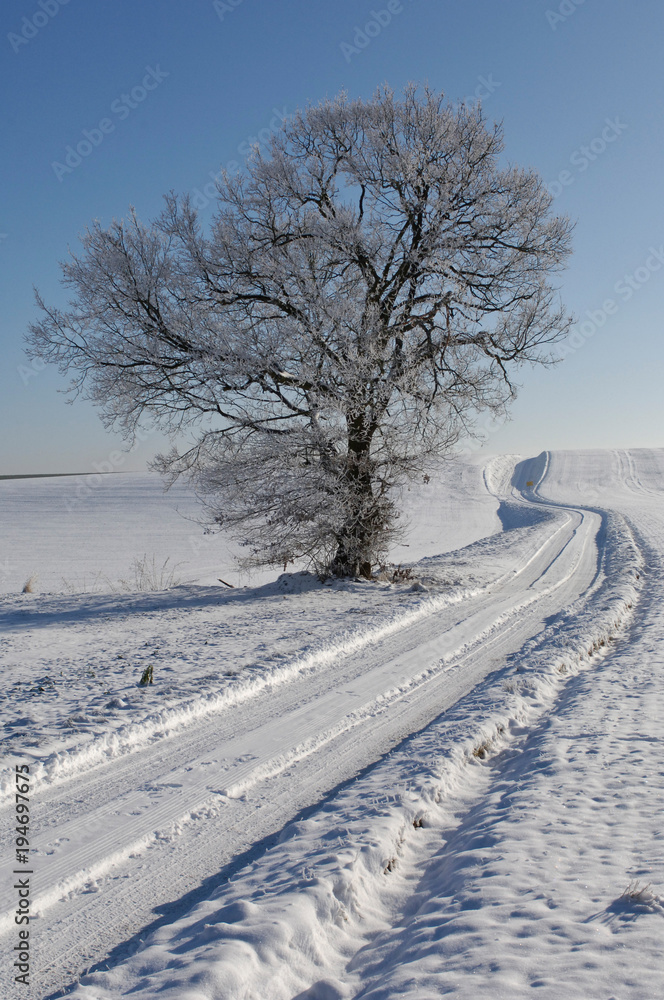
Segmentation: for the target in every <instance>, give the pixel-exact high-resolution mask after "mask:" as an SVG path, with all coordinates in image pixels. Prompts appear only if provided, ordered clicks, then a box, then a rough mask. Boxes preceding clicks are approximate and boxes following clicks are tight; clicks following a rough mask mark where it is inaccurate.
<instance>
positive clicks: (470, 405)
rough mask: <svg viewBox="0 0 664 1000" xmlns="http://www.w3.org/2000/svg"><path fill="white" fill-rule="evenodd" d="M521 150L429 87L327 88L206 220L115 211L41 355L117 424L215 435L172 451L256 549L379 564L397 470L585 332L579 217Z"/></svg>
mask: <svg viewBox="0 0 664 1000" xmlns="http://www.w3.org/2000/svg"><path fill="white" fill-rule="evenodd" d="M501 150H502V140H501V130H500V128H499V127H498V126H489V125H488V124H487V122H486V120H485V118H484V117H483V114H482V111H481V109H480V108H479V107H469V106H466V105H463V104H462V105H460V106H456V107H455V106H451V105H449V104H446V103H445V102H444V100H443V98H442V96H441V95H438V94H435V93H433V92H432V91H430V90H428V89H425V90H423V91H421V90H419V89H418V88H416V87H410V88H408V89H407V90H406V91H405V93H404V95H403V97H402V98H401V99H399V98H397V97H395V95H394V94H393V93H392V92H391V91H389V90H388V89H383V90H380V91H378V92H377V93H376V95H375V96H374V97H373V99H371V100H369V101H362V100H349V99H348V98H347V97H346V95H344V94H342V95H341V96H339V97H338V98H336V99H335V100H328V101H325V102H323V103H322V104H320V105H318V106H314V107H308V108H307V109H306V110H304V111H301V112H299V113H297V114H296V115H295V116H294V117H293V118H292V119H291V120H289V121H285V122H284V123H283V127H282V130H281V131H280V132H279V133H278V134H277V135H276V136H275V137H274V139H273V141H272V143H271V146H270V148H269V150H268V151H267V152H265V153H263V152H261V151H260V150H259V149H255V150H254V152H253V154H252V156H251V157H250V159H249V160H248V162H247V164H246V168H245V169H244V170H243V171H242V172H241V173H240V174H238V175H234V176H224V177H223V179H222V180H221V181H220V183H219V185H218V208H217V212H216V215H215V217H214V219H213V221H212V222H211V224H210V225H209V226H208V227H203V226H202V225H201V223H200V220H199V219H198V217H197V213H196V211H195V210H194V209H193V207H192V205H191V203H190V201H189V199H188V198H183V199H178V198H176V197H175V196H174V195H169V196H167V197H166V207H165V209H164V211H163V214H162V215H161V216H160V217H159V218H158V219H157V220H156V221H155V222H154V223H153V224H151V225H149V226H146V225H144V224H142V223H141V222H140V221H139V220H138V219H137V217H136V215H135V214H134V212H133V211H132V213H131V215H130V217H129V219H128V220H127V221H121V222H114V223H113V224H112V225H111V226H110V227H109V228H107V229H104V228H102V226H101V225H100V224H98V223H95V224H94V225H93V226H92V227H91V228H90V229H89V230H88V231H87V233H86V235H85V236H84V238H83V250H82V252H81V253H80V254H79V255H72V257H71V258H70V259H69V260H68V261H67V262H65V263H64V264H63V271H64V284H65V285H66V286H67V287H68V288H70V289H72V290H73V298H72V300H71V302H70V305H69V308H68V310H67V311H61V310H58V309H52V308H49V307H47V306H46V305H44V303H43V302H42V300H41V299H40V298H39V296H38V302H39V305H40V306H41V308H42V310H43V315H42V318H41V320H40V321H39V322H38V323H35V324H34V325H33V326H32V327H31V333H30V337H29V340H30V344H31V350H32V352H33V353H34V354H36V355H38V356H39V357H41V358H43V359H45V360H47V361H52V362H55V363H56V364H58V365H59V367H60V369H61V371H63V372H69V373H73V380H72V388H73V390H74V392H82V393H83V394H84V395H85V396H86V397H87V398H89V399H91V400H92V401H93V402H94V403H96V404H98V405H99V406H100V408H101V412H102V417H103V420H104V421H105V423H106V425H107V426H115V427H119V428H120V429H122V430H123V431H124V432H125V433H126V434H127V435H128V436H129V437H131V436H132V434H134V433H135V431H136V429H137V426H138V424H139V422H140V421H141V420H142V419H143V418H146V417H150V418H151V419H152V420H153V421H156V423H157V424H158V425H159V426H160V427H161V428H162V429H164V430H165V431H166V432H167V433H169V434H172V435H173V438H174V440H181V439H182V435H183V432H185V431H188V432H189V433H192V432H193V434H194V436H193V438H192V444H191V447H189V448H188V449H187V450H184V451H183V452H178V451H177V450H175V449H173V451H172V452H170V453H169V454H167V455H163V456H161V457H160V458H159V459H158V460H157V465H158V468H159V469H160V470H161V471H162V472H163V473H165V474H166V475H167V476H170V477H176V476H178V475H180V474H183V473H188V474H190V475H191V476H193V478H194V480H195V482H196V484H197V487H198V489H199V492H200V494H201V495H202V496H203V498H204V501H205V503H206V505H207V508H208V514H209V518H210V520H211V522H214V523H216V524H217V525H223V526H226V527H230V528H232V529H234V530H235V531H236V533H238V534H240V536H241V537H242V538H243V539H244V541H245V542H246V543H247V545H248V546H249V547H250V552H251V555H250V557H249V559H250V561H253V562H254V563H264V564H267V563H270V564H283V563H286V562H288V561H291V560H294V559H296V558H299V557H309V558H310V559H311V560H312V561H313V563H314V565H316V566H317V567H319V568H320V567H323V566H326V567H327V568H328V569H330V570H331V571H333V572H335V573H337V574H340V575H346V574H350V575H358V574H359V575H363V576H369V575H370V574H371V569H372V565H373V564H375V562H376V560H377V559H378V558H379V556H380V554H381V553H382V552H383V551H384V549H385V546H386V543H387V541H389V540H390V538H391V537H392V534H393V532H394V529H395V525H396V522H397V519H398V509H397V505H396V501H395V497H396V496H397V495H398V487H399V486H400V485H402V484H403V483H404V482H406V481H407V480H408V479H409V478H412V477H415V476H416V475H418V474H420V473H421V471H422V469H423V468H424V466H425V464H426V463H427V462H429V461H431V460H432V459H433V458H434V457H436V456H440V455H442V454H445V453H446V452H448V451H449V449H450V448H451V446H452V445H453V444H454V442H455V441H456V440H457V438H458V437H459V435H460V433H461V432H462V431H463V432H464V433H467V432H468V429H469V427H472V423H473V420H474V418H475V417H476V416H477V414H478V413H480V412H481V411H483V410H489V411H492V412H494V413H500V412H502V411H503V410H504V408H505V406H506V404H507V403H508V401H509V400H510V399H511V398H512V397H513V395H514V387H513V383H512V370H513V369H514V368H515V367H516V366H518V365H519V364H522V363H524V362H544V363H546V362H547V360H548V355H547V345H549V344H550V343H552V342H553V341H554V340H556V339H557V338H559V337H560V336H562V335H564V334H565V333H566V331H567V329H568V325H569V320H568V318H567V317H566V316H565V313H564V311H563V310H562V307H561V306H560V304H559V302H558V299H557V295H556V292H555V289H554V288H553V287H552V285H551V276H552V274H554V273H555V272H556V271H557V270H559V269H560V267H561V266H562V264H563V262H564V261H565V259H566V257H567V255H568V253H569V242H570V224H569V222H568V220H567V219H566V218H562V217H559V216H554V215H552V213H551V202H552V199H551V196H550V195H549V194H548V193H547V190H546V188H545V186H544V184H543V183H542V181H541V179H540V178H539V177H538V176H537V175H536V174H535V173H534V172H533V171H530V170H523V169H519V168H517V167H514V166H508V167H503V166H501V165H500V164H499V154H500V153H501Z"/></svg>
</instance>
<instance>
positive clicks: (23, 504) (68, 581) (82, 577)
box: [0, 461, 500, 593]
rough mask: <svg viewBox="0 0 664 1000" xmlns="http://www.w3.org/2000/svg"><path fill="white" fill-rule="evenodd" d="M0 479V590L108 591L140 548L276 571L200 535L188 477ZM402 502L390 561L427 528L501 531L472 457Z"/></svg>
mask: <svg viewBox="0 0 664 1000" xmlns="http://www.w3.org/2000/svg"><path fill="white" fill-rule="evenodd" d="M1 478H2V482H0V539H1V541H0V593H17V592H19V591H20V590H22V588H23V586H24V584H25V582H26V580H27V579H28V578H29V577H31V576H34V575H36V576H37V578H38V580H37V584H36V589H37V590H38V591H41V592H49V593H59V592H72V591H85V590H110V589H112V588H113V587H115V586H117V585H118V582H119V581H120V580H123V579H124V580H128V581H129V582H131V578H132V573H133V570H132V563H133V562H134V560H135V559H136V558H142V557H143V556H146V557H147V559H148V560H149V561H150V562H151V563H152V562H153V561H154V564H155V565H156V566H157V567H160V566H162V565H163V564H164V563H165V561H166V560H167V559H168V560H169V562H168V569H170V568H172V567H176V569H175V575H176V577H177V578H178V579H179V580H181V581H182V582H186V583H203V584H212V583H216V582H217V580H218V578H219V577H222V578H223V579H225V580H227V581H228V582H230V583H233V584H238V583H248V582H252V583H256V584H260V583H264V582H266V581H267V580H269V579H272V578H274V577H275V576H276V575H277V571H276V570H274V569H271V570H266V571H260V572H255V573H253V574H252V575H251V576H250V575H248V574H247V573H241V572H240V571H239V569H238V566H237V562H236V556H237V555H238V554H241V548H240V547H239V546H238V544H237V543H236V542H234V541H233V540H232V539H230V538H229V537H228V536H227V535H225V534H223V533H219V534H205V533H204V531H203V528H202V527H201V525H200V524H199V523H198V520H197V519H199V518H200V517H201V513H202V511H201V506H200V504H199V502H198V500H197V498H196V497H195V495H194V493H193V491H192V489H191V488H190V487H189V486H187V485H186V484H177V485H175V486H174V487H173V488H172V489H171V490H169V491H168V492H164V490H163V487H162V482H161V480H160V478H159V477H158V476H156V475H149V474H140V473H116V474H109V475H96V474H95V475H71V474H68V475H63V476H53V475H50V474H45V475H36V476H29V477H28V476H4V477H1ZM404 508H405V511H406V514H405V518H404V520H405V521H406V522H407V521H412V522H413V524H416V525H417V529H416V530H413V529H411V530H410V531H408V532H407V533H406V535H405V536H404V539H403V541H404V543H405V544H403V545H399V546H396V547H395V549H394V552H393V553H392V558H393V560H394V561H395V562H408V561H411V560H414V559H419V558H421V557H422V556H423V555H428V554H430V541H429V539H430V538H431V534H432V532H433V535H434V537H436V538H438V539H439V546H440V551H441V552H445V551H450V550H452V549H455V548H458V547H459V546H462V545H467V544H469V543H471V542H473V541H475V540H476V539H478V538H482V537H484V536H486V535H489V534H492V533H493V532H494V531H497V530H499V529H500V524H499V521H498V518H497V516H496V508H497V501H496V500H495V498H494V497H493V496H491V495H490V494H488V493H487V492H486V490H485V489H484V487H483V484H482V473H481V466H480V464H479V463H473V462H470V463H468V462H460V461H455V462H450V463H449V464H447V465H446V466H445V467H444V469H443V473H442V475H441V476H440V478H439V479H438V480H437V481H435V482H434V481H432V482H430V483H428V484H425V483H418V484H416V485H413V487H412V488H411V490H410V491H406V492H405V495H404ZM291 568H292V567H291Z"/></svg>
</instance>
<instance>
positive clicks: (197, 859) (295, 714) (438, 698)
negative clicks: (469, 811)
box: [0, 454, 661, 997]
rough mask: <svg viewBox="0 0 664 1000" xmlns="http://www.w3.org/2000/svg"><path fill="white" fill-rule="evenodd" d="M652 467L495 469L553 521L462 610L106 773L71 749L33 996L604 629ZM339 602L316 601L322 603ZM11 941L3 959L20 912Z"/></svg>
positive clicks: (44, 838)
mask: <svg viewBox="0 0 664 1000" xmlns="http://www.w3.org/2000/svg"><path fill="white" fill-rule="evenodd" d="M599 467H601V468H604V466H602V464H601V463H600V466H599ZM644 468H645V469H646V471H645V472H642V470H643V469H644ZM647 471H648V470H647V462H645V463H644V461H643V460H642V461H641V462H640V463H635V460H634V459H633V458H631V457H630V456H629V455H623V456H619V455H617V454H616V455H614V456H613V458H612V459H611V466H610V470H609V471H608V472H606V483H604V485H603V484H602V481H601V475H600V474H599V473H597V475H594V476H592V477H591V479H590V481H589V480H588V477H587V476H584V475H582V474H581V472H580V468H579V463H578V459H574V458H570V457H569V456H567V457H566V456H565V455H563V456H554V459H553V461H552V460H551V459H550V457H549V456H540V458H539V459H533V460H531V461H529V462H524V463H521V464H520V465H518V466H517V468H516V471H515V472H514V476H513V478H512V477H511V476H510V470H509V468H508V466H507V465H506V464H505V463H503V464H502V465H501V464H500V463H497V464H495V465H494V466H493V468H490V469H489V471H488V474H487V484H488V486H489V487H490V488H491V489H492V490H493V491H494V492H496V493H497V494H498V495H499V496H500V497H502V498H504V499H508V498H509V500H508V503H507V505H504V506H503V509H502V514H503V518H504V520H505V522H506V523H507V522H509V523H512V524H515V525H516V524H518V523H520V521H523V523H524V524H525V525H527V524H528V522H529V520H530V521H532V511H533V510H536V511H538V512H541V513H543V514H545V517H544V518H543V519H542V521H541V522H540V523H538V524H536V525H534V526H532V525H531V526H530V527H525V528H516V529H515V530H513V531H506V532H504V533H503V534H502V535H501V536H498V538H499V540H500V543H501V544H502V546H503V548H504V553H503V557H504V558H503V562H502V565H501V567H500V572H497V573H494V574H493V578H492V579H490V580H489V581H488V582H486V583H485V584H484V585H482V586H478V587H475V588H473V589H467V590H466V591H465V592H464V593H463V594H461V595H459V594H455V595H454V596H449V595H447V594H446V593H445V592H444V591H443V592H441V593H434V592H433V591H431V592H430V593H429V595H426V596H425V598H424V599H423V600H422V601H421V603H420V604H419V605H418V607H417V610H415V611H413V610H412V609H405V610H403V611H402V612H401V613H400V615H397V616H396V617H393V618H391V619H390V620H389V622H387V623H386V624H384V625H383V626H379V627H377V628H373V629H368V630H366V631H365V632H364V633H362V632H361V631H358V632H357V635H356V636H355V637H354V639H353V640H352V641H350V642H346V643H345V645H342V646H339V647H338V648H337V649H336V651H335V649H334V647H333V648H331V649H330V650H328V654H329V655H327V656H325V655H318V656H317V657H312V658H310V660H309V661H306V660H303V661H302V665H301V667H300V668H299V669H294V668H293V664H292V663H291V664H286V665H283V666H281V667H276V668H274V669H273V670H271V671H269V672H267V673H266V683H263V684H260V683H256V682H253V683H252V684H250V685H246V687H245V688H243V687H242V686H241V685H238V688H237V690H238V692H239V694H238V695H237V696H236V697H235V703H234V704H230V703H229V702H228V701H224V700H223V699H220V700H219V702H218V703H216V704H215V703H212V704H211V705H210V706H209V709H208V710H207V711H206V712H205V713H203V714H199V715H193V716H192V717H191V720H190V722H189V724H186V723H181V724H179V725H178V726H176V727H174V728H173V729H172V731H170V732H166V733H160V732H159V729H156V730H155V729H154V727H153V728H152V729H150V728H149V727H144V732H143V734H141V731H140V726H138V727H137V732H136V734H135V738H134V739H133V741H132V742H128V743H127V744H126V746H124V747H123V748H122V749H123V752H121V753H117V754H115V755H109V756H108V757H103V756H102V757H101V758H100V759H98V758H95V756H94V754H91V753H90V746H89V745H87V744H86V745H85V746H84V747H82V748H81V750H80V751H79V753H78V756H77V754H76V751H72V753H71V754H70V757H71V759H70V760H69V761H68V765H69V766H68V768H62V769H61V770H59V771H57V770H56V771H55V772H54V773H53V774H51V775H45V777H44V780H43V781H42V782H41V783H40V784H39V785H38V786H37V788H36V790H35V793H34V796H35V816H36V817H38V819H37V820H36V823H35V832H36V836H35V838H34V841H33V847H34V848H36V849H37V851H36V855H35V861H34V864H35V866H36V870H37V871H38V876H37V877H36V879H35V884H36V886H37V888H36V892H35V897H34V899H33V907H34V909H35V911H36V912H37V913H38V914H39V917H38V919H37V920H35V922H34V924H33V927H34V930H33V938H34V948H35V953H36V954H38V956H39V958H38V963H37V964H36V967H35V974H34V979H33V982H34V989H35V993H34V996H46V995H47V994H48V993H50V992H55V991H56V990H57V989H58V988H61V987H63V986H66V985H67V984H69V983H70V982H72V981H73V980H75V979H77V978H78V976H79V975H80V973H81V972H82V971H83V970H84V969H85V968H87V967H90V966H91V965H93V964H94V963H96V962H99V961H100V960H102V959H103V958H104V957H105V956H106V955H108V954H109V953H111V952H112V951H113V949H117V952H116V957H117V955H121V954H122V944H123V942H126V941H127V940H128V939H130V938H131V937H132V936H133V935H135V934H137V933H138V932H140V930H141V928H143V927H145V926H146V925H148V924H150V923H151V921H153V920H154V918H155V913H160V912H162V910H163V909H164V908H165V907H166V908H167V907H168V905H169V904H173V906H172V908H171V912H172V913H174V914H178V913H179V912H181V910H179V909H178V908H177V905H176V903H175V901H177V900H178V899H181V898H182V897H184V896H186V894H187V893H191V894H192V897H191V898H192V899H195V898H197V897H196V893H197V891H198V889H199V887H200V886H202V885H203V884H204V883H205V881H206V879H208V878H209V877H210V876H214V874H215V873H216V872H219V871H220V870H221V871H224V870H226V874H228V872H229V871H230V870H231V868H230V867H229V866H231V865H232V862H233V859H234V858H237V857H238V856H239V855H242V854H243V853H244V852H246V853H247V857H248V858H250V857H251V856H252V846H253V845H257V844H259V843H261V842H265V841H267V842H270V838H274V837H275V836H276V835H277V834H278V833H279V831H280V830H281V829H282V828H283V827H284V825H285V824H287V823H288V821H289V820H291V819H292V818H293V817H294V816H295V815H296V814H297V813H298V812H299V811H300V810H302V809H303V808H304V807H307V806H313V805H315V804H316V803H319V802H321V801H322V800H324V798H325V796H326V795H327V794H328V793H330V792H331V791H332V790H333V789H335V788H337V786H340V785H343V784H344V783H345V782H348V780H349V779H351V778H352V777H353V776H354V775H356V774H358V773H359V772H361V771H362V770H363V769H364V768H367V767H368V766H369V765H371V764H373V763H374V762H375V761H377V760H379V759H380V758H382V757H383V756H384V755H385V754H386V753H387V752H388V751H389V750H391V748H393V747H395V746H396V745H397V744H399V743H400V741H401V740H403V739H404V738H405V737H407V736H409V735H410V734H412V733H416V732H418V731H420V730H425V727H427V726H428V725H429V724H430V723H431V722H432V720H434V719H436V718H439V717H441V714H443V715H444V713H446V712H448V711H450V710H452V709H453V708H454V710H455V712H456V713H457V714H458V713H459V711H461V709H462V707H463V705H464V700H467V701H468V700H469V704H472V701H473V698H475V699H477V698H478V697H479V698H481V697H482V692H483V691H484V690H489V689H490V688H491V684H492V683H493V680H492V679H493V678H495V677H499V676H502V672H503V671H504V665H505V663H506V661H507V660H508V659H509V657H510V656H511V655H512V654H515V653H517V652H518V651H519V650H522V649H523V647H524V646H526V645H527V644H528V643H529V641H534V642H536V641H537V639H538V637H540V636H543V635H545V631H546V628H547V625H550V623H551V622H553V621H554V620H556V619H557V617H559V616H560V613H561V612H563V611H564V609H566V608H570V607H574V608H575V609H576V611H575V614H577V615H580V614H581V609H584V608H586V609H591V610H590V611H588V612H587V613H588V614H589V615H590V617H592V615H593V614H594V612H593V611H592V605H593V600H598V601H599V595H600V594H601V593H602V587H603V586H604V585H605V557H606V553H605V551H604V549H605V546H606V539H607V537H608V536H607V531H608V529H607V522H606V517H605V516H604V515H603V514H602V513H601V509H602V508H603V507H604V504H603V503H601V502H600V499H599V496H598V493H599V494H602V492H603V491H604V497H602V499H608V500H611V501H612V502H611V503H607V506H608V507H611V506H616V507H618V508H619V507H620V504H619V503H617V502H616V496H615V494H616V489H617V488H618V487H620V489H619V490H618V492H620V490H622V491H623V493H624V492H627V493H629V494H638V497H637V500H640V499H641V498H642V497H643V496H647V497H649V498H650V501H651V502H650V504H649V505H648V512H644V513H647V516H646V517H645V520H643V519H641V522H640V524H641V523H642V524H644V525H645V528H644V530H647V527H648V525H650V526H651V528H652V525H653V524H654V523H655V522H654V521H653V515H652V510H651V508H652V506H653V504H655V505H656V504H657V503H659V497H660V496H661V494H660V493H659V490H658V488H659V487H660V486H661V480H660V478H658V477H659V469H658V467H657V462H655V464H654V466H653V468H652V469H651V470H650V479H648V475H647ZM510 478H512V484H510ZM609 487H611V489H612V490H613V493H611V494H610V490H609ZM648 491H649V492H648ZM623 493H620V498H619V499H622V501H623V507H624V496H623ZM510 494H512V495H511V496H510ZM628 513H629V512H628ZM649 518H650V520H649ZM632 521H633V522H634V526H635V528H637V529H638V528H639V525H637V524H636V523H635V522H636V518H632ZM655 521H656V518H655ZM653 530H654V529H653ZM482 551H483V550H482V547H481V546H480V547H479V548H478V552H477V555H476V558H477V559H480V558H481V557H482ZM327 597H328V595H327V594H326V593H325V591H324V590H319V591H318V592H316V594H315V597H314V598H313V599H314V600H317V601H319V602H321V603H322V602H324V601H325V600H326V598H327ZM311 599H312V597H311V595H310V596H309V597H308V598H307V600H311ZM318 611H319V613H321V612H322V614H323V615H324V614H325V610H324V607H322V608H319V609H318ZM118 626H119V627H120V628H121V627H122V619H121V618H120V620H118V621H116V622H115V623H114V627H116V628H117V627H118ZM531 644H532V643H531ZM295 662H296V663H297V660H296V661H295ZM452 714H454V713H452ZM93 743H94V741H93ZM0 815H1V816H2V819H3V822H2V824H1V829H2V841H1V842H2V854H1V856H2V858H3V859H5V864H4V867H3V868H2V870H1V871H0V876H1V878H2V882H3V885H8V884H11V882H10V880H11V868H12V865H11V862H10V861H7V860H6V859H10V858H11V854H10V849H11V846H12V844H11V841H12V835H13V831H12V829H11V827H10V825H9V821H8V817H9V813H8V809H7V807H6V806H5V807H3V809H2V810H1V811H0ZM254 853H256V851H254ZM259 853H260V852H259ZM0 931H2V932H3V933H4V937H3V938H2V940H0V945H2V946H3V948H6V947H7V944H8V942H9V941H10V939H11V934H12V931H13V927H12V913H11V910H7V911H6V912H5V914H4V915H3V916H2V917H0ZM8 990H9V992H7V993H6V994H5V995H6V996H7V997H11V996H13V995H19V994H18V993H16V994H14V993H12V992H11V985H10V986H8ZM40 991H41V992H40ZM88 995H89V996H93V995H94V994H93V993H90V994H87V993H86V996H88ZM275 995H281V994H276V993H275ZM322 995H323V994H321V996H322ZM330 995H332V994H330ZM312 996H313V994H312Z"/></svg>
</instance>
